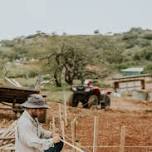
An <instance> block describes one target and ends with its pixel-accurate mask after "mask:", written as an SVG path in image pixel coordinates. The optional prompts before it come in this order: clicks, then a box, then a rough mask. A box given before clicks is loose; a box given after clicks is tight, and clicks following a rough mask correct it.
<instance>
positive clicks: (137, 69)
mask: <svg viewBox="0 0 152 152" xmlns="http://www.w3.org/2000/svg"><path fill="white" fill-rule="evenodd" d="M143 70H144V68H127V69H122V70H121V72H143Z"/></svg>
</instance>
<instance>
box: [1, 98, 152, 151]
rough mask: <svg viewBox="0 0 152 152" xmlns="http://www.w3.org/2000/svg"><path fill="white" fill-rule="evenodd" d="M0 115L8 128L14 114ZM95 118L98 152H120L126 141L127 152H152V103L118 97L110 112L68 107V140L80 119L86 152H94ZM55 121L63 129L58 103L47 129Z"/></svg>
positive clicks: (77, 131)
mask: <svg viewBox="0 0 152 152" xmlns="http://www.w3.org/2000/svg"><path fill="white" fill-rule="evenodd" d="M0 113H1V115H0V120H1V123H0V124H1V126H2V127H5V125H6V124H8V123H10V120H11V119H12V118H11V116H12V117H14V114H13V113H11V112H9V114H10V115H11V116H10V115H8V113H7V115H6V111H5V112H4V111H2V110H0ZM62 113H64V112H63V111H62ZM8 116H9V117H8ZM95 116H96V118H97V120H98V123H97V124H98V125H97V128H98V129H97V134H96V140H97V144H96V146H97V147H96V152H119V151H120V147H119V146H120V145H121V144H120V142H121V141H123V138H124V139H125V142H124V143H125V152H152V136H151V135H152V123H151V122H152V103H148V102H146V101H138V100H133V99H127V98H116V97H115V98H112V105H111V107H110V109H108V110H100V109H82V108H80V107H78V108H72V107H68V108H67V121H68V125H67V126H66V127H65V139H66V140H67V141H68V142H70V143H71V142H72V133H71V122H72V121H73V120H74V119H76V123H75V127H76V129H75V131H74V133H75V141H76V144H77V145H79V146H80V147H81V148H82V149H84V151H85V152H92V151H93V137H94V119H95ZM52 117H55V123H56V127H59V126H60V124H59V107H58V104H57V103H54V102H51V103H50V109H49V110H48V112H47V123H46V125H44V127H46V128H49V122H50V121H52ZM4 118H5V119H4ZM14 118H15V117H14ZM59 128H60V127H59ZM122 128H124V131H125V133H124V135H123V136H121V134H122V133H123V132H122V131H121V129H122ZM64 151H65V152H68V151H72V149H71V147H69V146H67V145H66V146H65V147H64ZM120 152H121V151H120Z"/></svg>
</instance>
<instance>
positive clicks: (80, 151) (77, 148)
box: [61, 139, 84, 152]
mask: <svg viewBox="0 0 152 152" xmlns="http://www.w3.org/2000/svg"><path fill="white" fill-rule="evenodd" d="M61 141H62V142H64V143H65V144H67V145H69V146H70V147H72V148H74V149H76V150H77V151H79V152H84V151H83V150H82V149H80V148H79V147H76V146H74V145H72V144H71V143H69V142H67V141H65V140H63V139H61Z"/></svg>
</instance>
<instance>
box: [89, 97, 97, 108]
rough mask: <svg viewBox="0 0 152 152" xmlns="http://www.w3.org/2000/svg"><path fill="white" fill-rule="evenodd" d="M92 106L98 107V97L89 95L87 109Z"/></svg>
mask: <svg viewBox="0 0 152 152" xmlns="http://www.w3.org/2000/svg"><path fill="white" fill-rule="evenodd" d="M93 105H95V106H97V105H98V97H97V96H96V95H91V96H90V97H89V99H88V108H90V107H91V106H93Z"/></svg>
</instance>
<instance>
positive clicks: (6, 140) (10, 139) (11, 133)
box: [0, 121, 16, 152]
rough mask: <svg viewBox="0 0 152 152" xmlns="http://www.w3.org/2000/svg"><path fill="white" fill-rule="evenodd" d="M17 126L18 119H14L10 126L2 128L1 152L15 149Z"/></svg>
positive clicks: (0, 137)
mask: <svg viewBox="0 0 152 152" xmlns="http://www.w3.org/2000/svg"><path fill="white" fill-rule="evenodd" d="M15 126H16V121H14V122H13V123H12V124H11V125H10V126H9V127H8V128H3V129H0V152H7V151H12V150H14V143H15Z"/></svg>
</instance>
